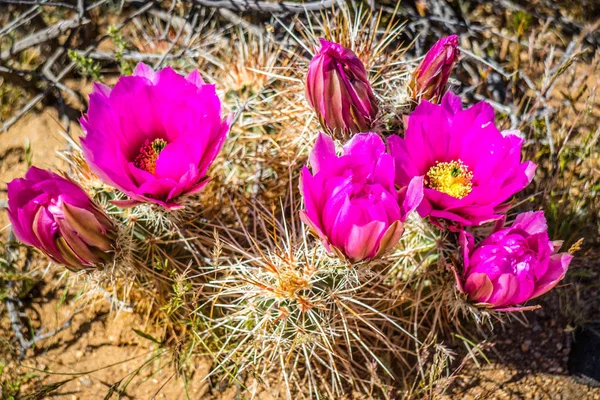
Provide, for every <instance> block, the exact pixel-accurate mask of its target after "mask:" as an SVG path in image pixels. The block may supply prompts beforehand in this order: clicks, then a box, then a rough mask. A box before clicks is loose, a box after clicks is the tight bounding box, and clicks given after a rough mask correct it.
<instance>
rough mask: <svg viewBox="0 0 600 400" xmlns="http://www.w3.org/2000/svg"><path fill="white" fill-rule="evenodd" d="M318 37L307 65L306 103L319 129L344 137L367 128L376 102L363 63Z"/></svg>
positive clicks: (347, 50)
mask: <svg viewBox="0 0 600 400" xmlns="http://www.w3.org/2000/svg"><path fill="white" fill-rule="evenodd" d="M320 40H321V49H320V50H319V52H318V53H317V54H315V56H314V57H313V59H312V60H311V62H310V66H309V67H308V76H307V78H306V99H307V100H308V103H309V104H310V106H311V107H312V108H313V109H314V110H315V113H316V114H317V117H318V118H319V121H320V122H321V125H322V126H323V129H325V130H326V131H328V133H330V134H332V135H334V136H337V137H339V138H341V139H347V138H348V137H349V136H351V135H352V134H353V133H359V132H368V131H370V130H371V128H372V126H373V121H374V120H375V118H376V117H377V103H376V99H375V95H374V94H373V90H372V89H371V85H370V83H369V77H368V74H367V70H366V69H365V66H364V65H363V63H362V61H360V59H359V58H358V57H357V56H356V54H354V53H353V52H352V50H350V49H347V48H345V47H343V46H342V45H339V44H337V43H332V42H328V41H327V40H325V39H320Z"/></svg>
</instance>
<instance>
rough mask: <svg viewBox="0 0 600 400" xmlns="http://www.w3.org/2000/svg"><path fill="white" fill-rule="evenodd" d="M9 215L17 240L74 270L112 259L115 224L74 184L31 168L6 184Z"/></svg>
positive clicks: (41, 170)
mask: <svg viewBox="0 0 600 400" xmlns="http://www.w3.org/2000/svg"><path fill="white" fill-rule="evenodd" d="M8 217H9V219H10V222H11V224H12V227H13V231H14V233H15V236H16V237H17V239H19V240H20V241H22V242H23V243H25V244H27V245H29V246H34V247H37V248H38V249H40V250H41V251H42V252H44V253H45V254H46V255H47V256H48V257H50V258H51V259H52V260H53V261H54V262H56V263H58V264H63V265H65V266H66V267H67V268H69V269H71V270H74V271H79V270H82V269H85V268H90V267H94V266H97V265H99V264H102V263H105V262H108V261H110V260H111V259H112V258H113V255H114V254H113V244H114V240H115V237H116V228H115V226H114V225H113V223H112V222H111V220H110V219H109V218H108V217H107V216H106V214H105V213H104V212H103V211H102V210H101V209H100V207H98V205H96V204H95V203H94V202H93V201H92V200H90V198H89V197H88V196H87V194H86V193H85V192H84V191H83V189H81V188H80V187H79V186H77V185H76V184H75V183H73V182H71V181H70V180H68V179H65V178H63V177H61V176H59V175H57V174H54V173H52V172H49V171H44V170H43V169H39V168H36V167H31V168H30V169H29V171H28V172H27V174H26V175H25V178H21V179H15V180H13V181H12V182H10V183H9V184H8Z"/></svg>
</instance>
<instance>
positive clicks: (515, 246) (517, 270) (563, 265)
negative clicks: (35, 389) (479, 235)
mask: <svg viewBox="0 0 600 400" xmlns="http://www.w3.org/2000/svg"><path fill="white" fill-rule="evenodd" d="M547 230H548V227H547V226H546V218H544V213H543V212H541V211H540V212H527V213H523V214H519V215H518V216H517V218H516V219H515V221H514V223H513V224H512V226H510V227H508V228H504V229H500V230H498V231H496V232H495V233H492V234H491V235H490V236H488V237H487V238H485V239H484V240H483V241H481V243H479V244H478V245H477V246H475V245H474V239H473V236H472V235H470V234H469V233H467V232H464V231H463V232H461V234H460V244H461V246H462V250H463V262H464V270H463V277H462V282H463V286H462V288H461V289H462V290H463V291H464V292H465V293H466V294H467V295H468V298H469V300H471V301H473V302H476V303H480V305H482V306H484V307H488V308H493V309H500V310H502V309H504V310H507V311H508V310H511V308H510V307H513V306H515V305H518V304H521V303H523V302H525V301H527V300H530V299H533V298H535V297H538V296H541V295H542V294H544V293H546V292H547V291H549V290H550V289H552V288H553V287H554V286H556V284H557V283H558V282H559V281H560V280H561V279H563V278H564V276H565V274H566V272H567V268H568V267H569V263H570V262H571V259H572V258H573V256H572V255H570V254H569V253H557V250H558V249H559V248H560V246H561V244H562V243H560V242H552V241H550V240H549V239H548V232H547ZM460 283H461V282H459V284H460ZM517 309H518V308H517Z"/></svg>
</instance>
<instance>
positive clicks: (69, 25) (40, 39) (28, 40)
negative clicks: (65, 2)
mask: <svg viewBox="0 0 600 400" xmlns="http://www.w3.org/2000/svg"><path fill="white" fill-rule="evenodd" d="M89 23H90V20H89V19H87V18H83V19H80V18H79V16H78V17H76V18H73V19H69V20H66V21H59V22H57V23H56V24H54V25H52V26H49V27H48V28H45V29H42V30H40V31H38V32H35V33H33V34H31V35H29V36H27V37H25V38H23V39H21V40H19V41H18V42H16V43H14V44H13V45H12V46H11V48H10V49H8V50H4V51H3V52H2V53H0V60H2V61H6V60H8V59H9V58H11V57H12V56H14V55H15V54H18V53H20V52H22V51H23V50H25V49H28V48H30V47H33V46H37V45H39V44H42V43H44V42H47V41H48V40H52V39H56V38H57V37H59V36H60V35H62V34H63V33H65V32H66V31H68V30H69V29H74V28H79V27H81V26H84V25H87V24H89Z"/></svg>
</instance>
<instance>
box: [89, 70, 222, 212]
mask: <svg viewBox="0 0 600 400" xmlns="http://www.w3.org/2000/svg"><path fill="white" fill-rule="evenodd" d="M230 124H231V119H227V120H226V121H223V120H222V119H221V102H220V101H219V98H218V97H217V94H216V92H215V87H214V85H207V84H205V83H204V82H203V81H202V78H200V75H199V73H198V71H194V72H192V73H190V74H189V75H188V76H186V77H183V76H181V75H179V74H177V73H176V72H174V71H173V70H172V69H171V68H170V67H168V68H165V69H163V70H161V71H159V72H154V71H153V70H152V69H151V68H150V67H148V66H147V65H145V64H143V63H140V64H138V66H137V67H136V68H135V71H134V73H133V75H132V76H122V77H121V78H120V79H119V82H117V84H116V85H115V87H114V88H113V89H112V90H111V89H110V88H109V87H107V86H105V85H102V84H96V85H95V86H94V91H93V93H92V94H91V95H90V106H89V110H88V112H87V114H85V115H84V117H83V118H82V119H81V126H82V127H83V130H84V131H85V133H86V136H85V137H84V138H82V139H81V144H82V147H83V153H84V155H85V158H86V160H87V162H88V164H89V165H90V168H91V169H92V171H94V173H96V174H97V175H98V176H99V177H100V179H102V180H103V181H104V182H105V183H107V184H109V185H112V186H114V187H116V188H117V189H119V190H121V191H122V192H123V193H125V194H126V195H127V196H129V197H130V198H131V200H129V201H125V202H116V203H117V204H120V205H124V206H125V205H135V204H137V203H141V202H152V203H156V204H160V205H161V206H163V207H165V208H167V209H173V208H178V207H180V204H179V200H180V199H181V198H182V197H183V196H186V195H189V194H192V193H195V192H198V191H199V190H201V189H202V188H203V187H204V185H205V184H206V183H207V181H208V178H207V177H206V171H207V170H208V167H209V166H210V164H211V163H212V162H213V160H214V159H215V157H216V156H217V154H218V153H219V151H220V150H221V147H222V146H223V143H224V141H225V138H226V136H227V132H228V131H229V127H230Z"/></svg>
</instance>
